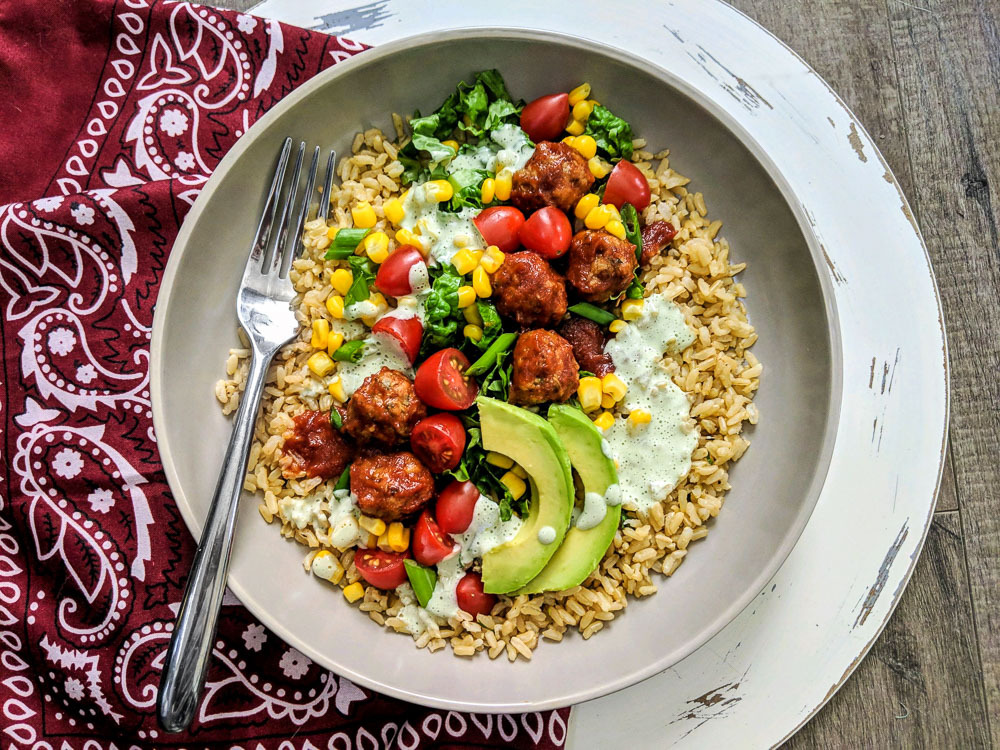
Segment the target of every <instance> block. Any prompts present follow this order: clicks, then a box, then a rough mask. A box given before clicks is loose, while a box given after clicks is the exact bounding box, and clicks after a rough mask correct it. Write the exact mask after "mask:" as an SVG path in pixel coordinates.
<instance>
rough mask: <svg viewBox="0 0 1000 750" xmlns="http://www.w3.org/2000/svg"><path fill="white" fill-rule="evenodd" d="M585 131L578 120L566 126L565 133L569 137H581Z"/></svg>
mask: <svg viewBox="0 0 1000 750" xmlns="http://www.w3.org/2000/svg"><path fill="white" fill-rule="evenodd" d="M585 129H586V128H585V127H584V124H583V123H582V122H580V121H579V120H573V122H571V123H570V124H569V125H567V126H566V132H567V133H569V134H570V135H583V131H584V130H585Z"/></svg>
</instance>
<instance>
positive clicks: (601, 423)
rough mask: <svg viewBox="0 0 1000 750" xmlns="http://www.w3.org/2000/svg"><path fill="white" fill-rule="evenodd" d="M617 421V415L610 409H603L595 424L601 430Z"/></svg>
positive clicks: (608, 427)
mask: <svg viewBox="0 0 1000 750" xmlns="http://www.w3.org/2000/svg"><path fill="white" fill-rule="evenodd" d="M614 423H615V415H614V414H612V413H611V412H609V411H602V412H601V414H600V416H598V417H597V419H595V420H594V426H595V427H597V429H599V430H608V429H610V428H611V426H612V425H614Z"/></svg>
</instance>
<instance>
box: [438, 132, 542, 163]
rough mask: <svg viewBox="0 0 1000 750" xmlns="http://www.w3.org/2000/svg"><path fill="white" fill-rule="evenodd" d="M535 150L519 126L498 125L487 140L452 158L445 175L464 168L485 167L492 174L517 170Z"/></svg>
mask: <svg viewBox="0 0 1000 750" xmlns="http://www.w3.org/2000/svg"><path fill="white" fill-rule="evenodd" d="M534 151H535V146H534V144H532V142H531V141H530V140H529V139H528V136H527V135H526V134H525V132H524V131H523V130H521V128H519V127H518V126H517V125H513V124H508V125H501V126H500V127H498V128H495V129H494V130H493V131H492V132H491V133H490V140H489V141H484V142H483V143H481V144H479V145H478V146H477V147H475V148H473V149H470V150H468V151H466V152H465V153H462V154H459V155H458V156H456V157H455V158H454V159H452V160H451V163H450V164H449V165H448V168H447V170H446V171H447V172H448V174H454V173H455V172H458V171H461V170H463V169H485V170H487V171H489V172H494V173H496V172H499V171H501V170H502V169H510V170H511V171H512V172H516V171H517V170H519V169H520V168H521V167H523V166H524V165H525V164H526V163H527V161H528V159H530V158H531V154H532V153H534Z"/></svg>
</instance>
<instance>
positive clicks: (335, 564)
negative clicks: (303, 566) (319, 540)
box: [309, 549, 344, 583]
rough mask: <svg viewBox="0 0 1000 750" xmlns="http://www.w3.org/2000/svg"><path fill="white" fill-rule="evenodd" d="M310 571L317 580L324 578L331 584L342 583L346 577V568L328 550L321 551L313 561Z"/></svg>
mask: <svg viewBox="0 0 1000 750" xmlns="http://www.w3.org/2000/svg"><path fill="white" fill-rule="evenodd" d="M309 570H310V571H311V572H312V574H313V575H314V576H316V577H317V578H322V579H323V580H324V581H329V582H330V583H340V581H341V579H342V578H343V577H344V566H343V565H341V564H340V560H338V559H337V558H336V557H335V556H334V555H333V554H332V553H331V552H330V550H327V549H321V550H320V551H319V552H317V553H316V554H315V556H314V557H313V559H312V564H311V565H310V566H309Z"/></svg>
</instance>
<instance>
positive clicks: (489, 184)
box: [479, 177, 497, 206]
mask: <svg viewBox="0 0 1000 750" xmlns="http://www.w3.org/2000/svg"><path fill="white" fill-rule="evenodd" d="M496 186H497V184H496V181H495V180H494V179H493V178H492V177H487V178H486V179H485V180H483V186H482V188H481V190H480V194H479V197H480V198H482V199H483V205H484V206H485V205H486V204H487V203H492V202H493V197H494V196H495V195H496Z"/></svg>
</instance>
